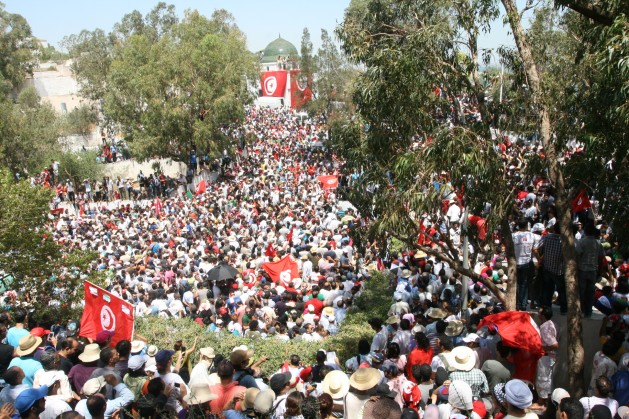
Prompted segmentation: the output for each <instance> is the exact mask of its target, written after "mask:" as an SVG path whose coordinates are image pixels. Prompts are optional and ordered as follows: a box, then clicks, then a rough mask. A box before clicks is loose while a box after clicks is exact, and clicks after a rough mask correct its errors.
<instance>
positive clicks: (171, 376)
mask: <svg viewBox="0 0 629 419" xmlns="http://www.w3.org/2000/svg"><path fill="white" fill-rule="evenodd" d="M155 377H156V378H157V377H159V378H161V379H162V381H164V384H166V385H169V384H171V385H172V389H173V391H172V392H171V393H170V396H168V401H167V402H166V407H168V409H169V410H171V411H174V412H176V413H179V412H180V411H181V410H182V409H183V407H182V406H181V403H179V400H178V399H179V396H180V390H179V388H181V386H184V387H186V390H188V394H190V389H189V388H188V386H186V383H184V382H183V380H182V378H181V377H180V376H179V374H175V373H173V372H169V373H167V374H164V375H161V374H160V373H159V372H157V373H155ZM175 384H179V387H176V386H175Z"/></svg>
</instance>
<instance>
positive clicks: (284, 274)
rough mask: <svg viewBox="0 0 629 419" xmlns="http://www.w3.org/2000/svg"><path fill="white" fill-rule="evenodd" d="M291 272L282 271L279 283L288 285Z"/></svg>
mask: <svg viewBox="0 0 629 419" xmlns="http://www.w3.org/2000/svg"><path fill="white" fill-rule="evenodd" d="M291 273H292V272H291V271H290V269H289V270H287V271H283V272H281V273H280V281H282V282H284V283H285V284H288V283H289V282H290V280H291Z"/></svg>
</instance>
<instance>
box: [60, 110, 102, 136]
mask: <svg viewBox="0 0 629 419" xmlns="http://www.w3.org/2000/svg"><path fill="white" fill-rule="evenodd" d="M97 123H98V113H97V111H96V110H95V109H94V108H93V107H92V106H89V105H86V104H81V105H80V106H79V107H75V108H74V109H72V110H71V111H70V112H69V113H68V114H66V115H65V117H64V121H63V133H64V134H65V135H71V134H77V135H82V136H87V135H89V134H90V133H91V132H92V130H93V129H94V126H95V125H96V124H97Z"/></svg>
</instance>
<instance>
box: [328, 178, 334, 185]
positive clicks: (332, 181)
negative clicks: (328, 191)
mask: <svg viewBox="0 0 629 419" xmlns="http://www.w3.org/2000/svg"><path fill="white" fill-rule="evenodd" d="M334 183H336V180H334V179H328V185H334Z"/></svg>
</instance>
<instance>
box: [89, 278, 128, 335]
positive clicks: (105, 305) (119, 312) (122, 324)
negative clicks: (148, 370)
mask: <svg viewBox="0 0 629 419" xmlns="http://www.w3.org/2000/svg"><path fill="white" fill-rule="evenodd" d="M83 287H84V288H85V308H84V309H83V316H82V317H81V329H80V333H79V335H80V336H85V337H88V338H90V339H96V335H97V334H98V332H100V331H102V330H107V331H109V332H113V333H114V335H113V337H112V338H111V344H112V346H113V345H115V344H116V343H118V342H119V341H121V340H125V339H126V340H131V339H132V338H133V306H132V305H131V304H129V303H127V302H126V301H124V300H123V299H122V298H120V297H117V296H115V295H113V294H111V293H109V292H107V291H105V290H104V289H102V288H100V287H97V286H96V285H94V284H92V283H91V282H89V281H85V282H83Z"/></svg>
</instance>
